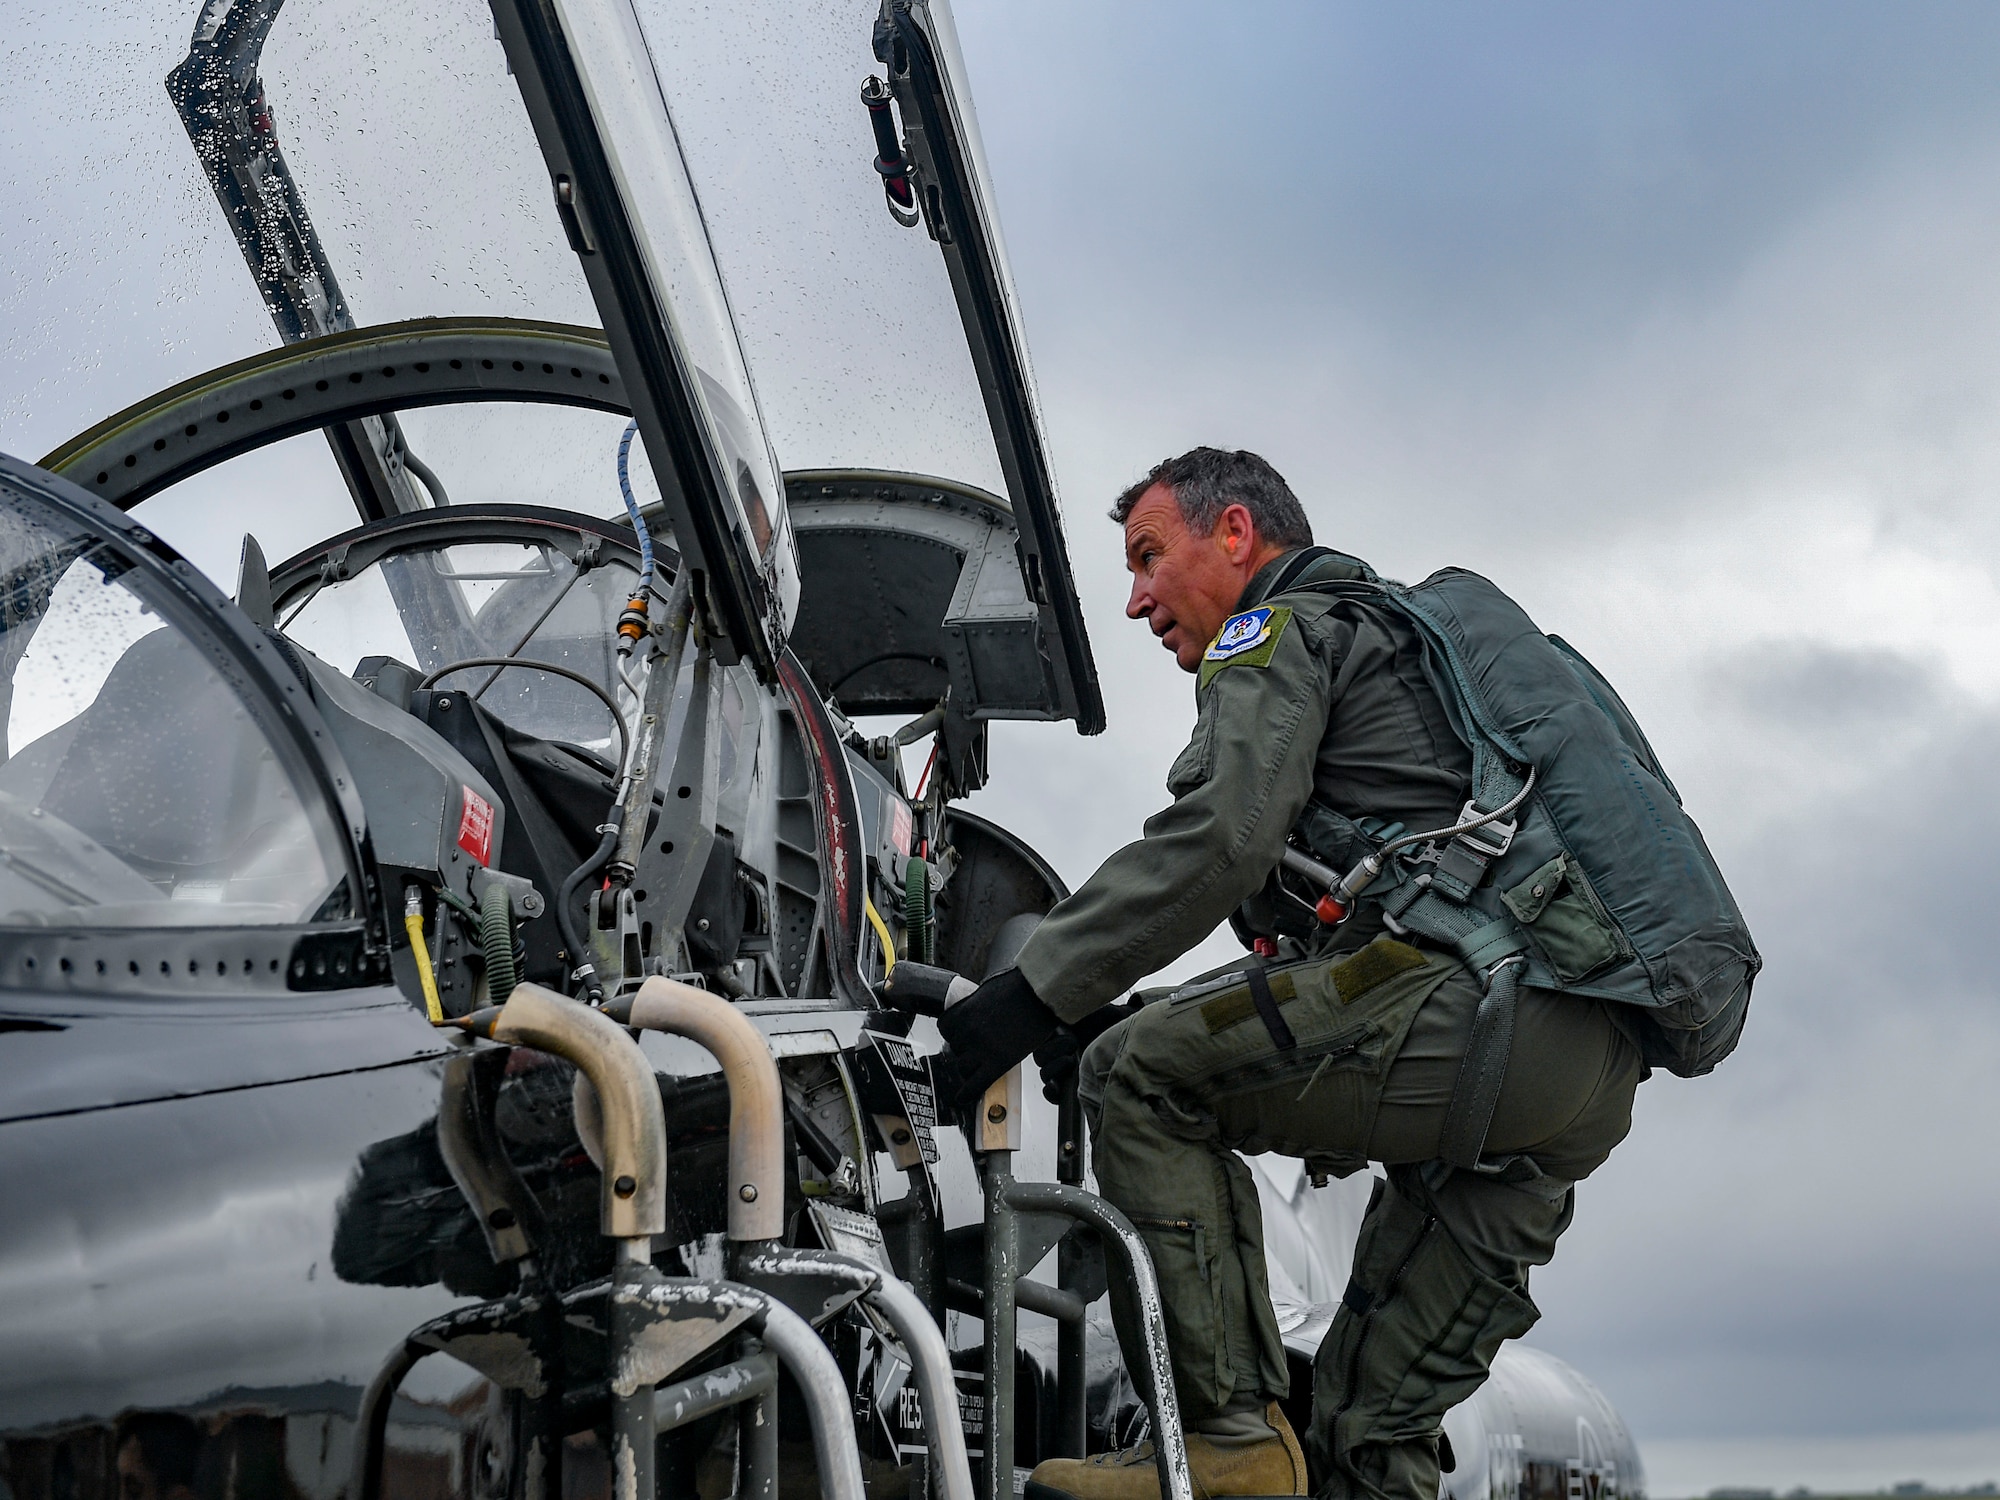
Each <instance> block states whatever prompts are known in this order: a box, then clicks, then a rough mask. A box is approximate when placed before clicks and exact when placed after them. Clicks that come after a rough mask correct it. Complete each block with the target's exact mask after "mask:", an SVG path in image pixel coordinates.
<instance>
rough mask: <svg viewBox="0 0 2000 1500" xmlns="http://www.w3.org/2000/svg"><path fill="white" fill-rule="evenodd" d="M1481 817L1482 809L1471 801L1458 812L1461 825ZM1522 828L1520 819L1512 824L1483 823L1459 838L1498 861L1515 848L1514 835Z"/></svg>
mask: <svg viewBox="0 0 2000 1500" xmlns="http://www.w3.org/2000/svg"><path fill="white" fill-rule="evenodd" d="M1479 815H1480V808H1479V807H1478V806H1477V805H1476V804H1475V803H1474V802H1472V801H1471V800H1470V799H1467V801H1466V804H1465V806H1464V807H1462V808H1460V809H1459V811H1458V821H1459V822H1461V823H1470V822H1471V821H1472V820H1473V819H1474V818H1476V817H1478V816H1479ZM1520 827H1521V822H1520V819H1519V818H1516V819H1515V820H1514V821H1513V822H1511V823H1503V822H1498V821H1495V822H1492V823H1482V824H1481V825H1480V826H1479V827H1477V828H1474V829H1471V830H1469V831H1468V832H1465V833H1461V834H1460V835H1459V838H1461V839H1463V840H1464V841H1465V842H1466V843H1468V844H1470V845H1471V846H1472V847H1473V848H1474V849H1475V850H1477V851H1478V852H1479V853H1481V854H1483V855H1485V856H1486V857H1487V858H1488V859H1498V858H1499V857H1500V856H1501V855H1503V854H1505V853H1506V852H1507V851H1508V850H1509V849H1511V848H1512V847H1513V846H1514V835H1515V834H1516V833H1517V832H1519V831H1520Z"/></svg>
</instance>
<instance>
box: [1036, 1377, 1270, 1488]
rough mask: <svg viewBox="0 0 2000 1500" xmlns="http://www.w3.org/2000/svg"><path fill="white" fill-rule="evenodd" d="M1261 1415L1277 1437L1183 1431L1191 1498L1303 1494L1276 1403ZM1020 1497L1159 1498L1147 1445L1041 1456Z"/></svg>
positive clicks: (1157, 1473)
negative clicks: (1213, 1438) (1222, 1438)
mask: <svg viewBox="0 0 2000 1500" xmlns="http://www.w3.org/2000/svg"><path fill="white" fill-rule="evenodd" d="M1264 1420H1265V1421H1267V1422H1269V1423H1270V1424H1271V1426H1272V1427H1273V1428H1275V1429H1276V1431H1277V1436H1276V1437H1272V1438H1266V1439H1265V1440H1264V1441H1263V1442H1261V1443H1236V1444H1230V1445H1228V1446H1226V1447H1225V1446H1221V1445H1219V1444H1216V1443H1212V1442H1210V1441H1209V1440H1208V1439H1207V1438H1205V1437H1203V1436H1202V1435H1201V1434H1200V1433H1198V1432H1190V1433H1189V1434H1188V1437H1187V1446H1188V1469H1189V1471H1190V1473H1191V1475H1192V1477H1193V1479H1194V1492H1195V1495H1196V1496H1197V1497H1204V1500H1205V1497H1208V1496H1223V1495H1303V1494H1305V1493H1306V1456H1305V1454H1303V1453H1302V1452H1300V1451H1299V1440H1298V1438H1297V1437H1295V1436H1294V1435H1293V1433H1292V1425H1291V1423H1289V1422H1287V1421H1286V1420H1285V1414H1284V1413H1283V1412H1282V1411H1280V1410H1278V1403H1277V1402H1275V1401H1273V1402H1272V1403H1271V1404H1270V1406H1269V1407H1267V1408H1266V1409H1265V1412H1264ZM1023 1500H1160V1471H1159V1469H1158V1467H1157V1466H1156V1465H1155V1464H1154V1462H1153V1445H1152V1444H1151V1443H1141V1444H1139V1446H1138V1447H1136V1448H1125V1449H1121V1450H1120V1451H1119V1452H1117V1453H1099V1454H1097V1455H1096V1456H1095V1457H1092V1458H1051V1459H1047V1460H1045V1461H1044V1462H1042V1463H1039V1464H1037V1465H1036V1466H1035V1472H1034V1473H1033V1474H1030V1475H1029V1476H1028V1488H1027V1493H1026V1495H1025V1496H1024V1497H1023Z"/></svg>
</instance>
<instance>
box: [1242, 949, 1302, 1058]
mask: <svg viewBox="0 0 2000 1500" xmlns="http://www.w3.org/2000/svg"><path fill="white" fill-rule="evenodd" d="M1243 978H1244V981H1245V982H1246V983H1247V984H1248V985H1249V986H1250V1003H1251V1004H1252V1005H1254V1006H1256V1007H1257V1015H1258V1017H1259V1018H1260V1019H1261V1020H1262V1021H1263V1023H1264V1029H1265V1030H1266V1031H1268V1032H1270V1033H1271V1040H1272V1042H1273V1043H1274V1044H1276V1046H1277V1049H1278V1050H1279V1051H1280V1052H1291V1051H1294V1050H1296V1049H1297V1047H1298V1045H1299V1039H1298V1038H1297V1037H1295V1036H1293V1035H1292V1028H1291V1026H1290V1024H1289V1023H1288V1022H1287V1021H1286V1020H1285V1018H1284V1016H1283V1015H1281V1014H1280V1013H1279V1011H1278V997H1277V996H1276V995H1273V994H1272V993H1271V981H1270V980H1268V979H1266V978H1265V977H1264V966H1263V965H1262V964H1252V965H1250V967H1249V968H1247V969H1245V970H1244V971H1243Z"/></svg>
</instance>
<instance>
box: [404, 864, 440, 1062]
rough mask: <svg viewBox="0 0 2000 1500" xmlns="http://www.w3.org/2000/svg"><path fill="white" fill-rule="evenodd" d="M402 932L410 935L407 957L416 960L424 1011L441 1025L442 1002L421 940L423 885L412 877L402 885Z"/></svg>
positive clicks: (428, 948)
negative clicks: (411, 879) (407, 882)
mask: <svg viewBox="0 0 2000 1500" xmlns="http://www.w3.org/2000/svg"><path fill="white" fill-rule="evenodd" d="M403 931H405V932H407V933H408V934H409V935H410V957H411V958H412V959H414V960H415V961H416V965H417V983H418V984H420V985H422V986H423V991H424V1014H425V1015H427V1016H429V1017H430V1022H431V1025H433V1026H442V1025H444V1024H445V1016H444V1002H443V1001H441V1000H440V999H438V987H437V976H436V975H435V974H433V973H432V972H431V951H430V945H429V944H427V943H426V942H425V941H424V888H423V887H422V886H420V885H418V884H417V883H416V882H415V881H414V880H413V881H411V882H410V883H409V884H408V885H406V886H404V887H403Z"/></svg>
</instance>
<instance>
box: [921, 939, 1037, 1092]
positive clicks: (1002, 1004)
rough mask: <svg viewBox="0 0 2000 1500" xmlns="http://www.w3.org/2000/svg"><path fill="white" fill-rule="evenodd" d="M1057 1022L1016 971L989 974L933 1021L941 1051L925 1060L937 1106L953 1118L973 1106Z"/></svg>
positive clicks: (1035, 1045)
mask: <svg viewBox="0 0 2000 1500" xmlns="http://www.w3.org/2000/svg"><path fill="white" fill-rule="evenodd" d="M1061 1025H1062V1022H1061V1021H1059V1020H1058V1019H1056V1013H1055V1012H1054V1011H1052V1010H1050V1009H1049V1008H1048V1007H1047V1006H1046V1005H1044V1004H1042V1002H1041V1000H1040V999H1039V998H1038V997H1037V996H1036V994H1035V991H1034V987H1033V986H1032V985H1030V984H1029V983H1028V981H1027V980H1025V979H1023V978H1022V977H1021V971H1020V970H1019V969H1004V970H1002V971H1001V972H1000V973H998V974H995V975H994V976H993V977H992V978H991V979H989V980H987V981H986V983H984V984H982V985H981V986H980V987H979V988H978V989H976V990H974V991H973V992H972V993H971V994H970V995H967V996H966V997H965V998H964V999H963V1000H961V1001H959V1002H958V1004H956V1005H954V1006H952V1007H951V1008H950V1009H948V1010H946V1011H945V1013H944V1014H943V1015H942V1016H940V1017H939V1018H938V1032H939V1034H940V1035H942V1036H943V1037H944V1040H945V1048H946V1050H945V1051H944V1052H941V1053H939V1054H938V1055H937V1056H936V1057H934V1058H932V1059H931V1075H932V1077H933V1078H934V1079H935V1080H936V1083H937V1091H938V1101H939V1103H941V1104H943V1105H944V1106H945V1107H946V1108H947V1109H949V1110H950V1111H951V1112H952V1113H953V1114H957V1113H958V1112H960V1111H961V1110H964V1109H965V1108H966V1107H967V1106H969V1105H971V1104H974V1103H976V1102H977V1101H978V1099H979V1096H980V1095H981V1094H983V1093H985V1092H986V1090H987V1089H988V1088H990V1087H991V1086H992V1085H993V1082H994V1080H995V1079H998V1078H1001V1077H1003V1076H1005V1074H1006V1072H1007V1070H1008V1069H1009V1068H1011V1067H1013V1066H1014V1064H1015V1063H1017V1062H1019V1061H1020V1060H1021V1059H1022V1058H1024V1057H1026V1056H1027V1055H1028V1054H1029V1053H1030V1052H1033V1051H1034V1050H1035V1049H1036V1048H1037V1047H1039V1046H1041V1044H1042V1043H1043V1042H1045V1041H1047V1040H1048V1039H1049V1037H1050V1036H1051V1035H1052V1034H1053V1033H1054V1032H1055V1030H1056V1028H1057V1027H1059V1026H1061Z"/></svg>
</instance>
